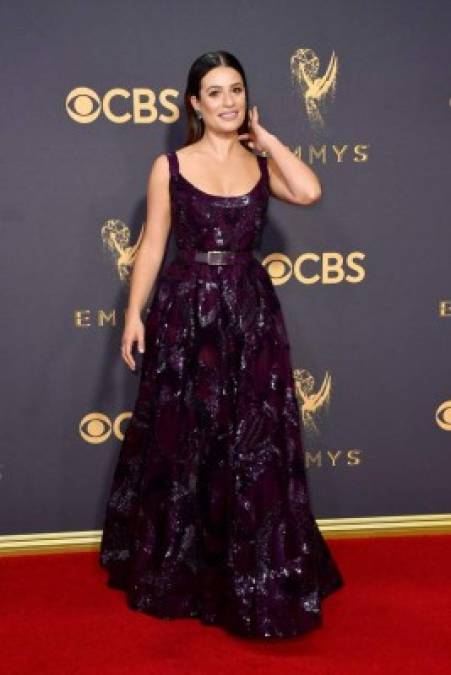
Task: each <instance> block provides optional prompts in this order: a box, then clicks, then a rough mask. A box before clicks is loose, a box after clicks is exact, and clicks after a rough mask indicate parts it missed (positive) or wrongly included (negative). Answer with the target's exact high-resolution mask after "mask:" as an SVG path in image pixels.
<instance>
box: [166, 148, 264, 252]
mask: <svg viewBox="0 0 451 675" xmlns="http://www.w3.org/2000/svg"><path fill="white" fill-rule="evenodd" d="M167 157H168V161H169V167H170V196H171V222H172V228H173V231H174V235H175V241H176V244H177V247H178V248H179V249H182V250H193V249H201V250H210V249H214V250H221V249H224V250H232V251H244V250H252V249H253V248H254V247H255V246H256V244H257V242H258V240H259V238H260V235H261V233H262V230H263V226H264V221H265V215H266V209H267V205H268V197H269V176H268V167H267V158H266V157H263V156H260V155H256V157H257V161H258V163H259V167H260V178H259V179H258V181H257V183H255V185H254V187H253V188H252V189H251V190H250V191H249V192H247V193H246V194H243V195H238V196H232V197H222V196H219V195H212V194H209V193H207V192H204V191H203V190H200V189H199V188H197V187H195V186H194V185H193V184H192V183H190V181H188V180H187V179H186V178H185V177H184V176H183V175H182V174H181V173H180V170H179V162H178V157H177V154H176V152H175V151H173V152H168V153H167Z"/></svg>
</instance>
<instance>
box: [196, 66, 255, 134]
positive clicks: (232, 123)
mask: <svg viewBox="0 0 451 675" xmlns="http://www.w3.org/2000/svg"><path fill="white" fill-rule="evenodd" d="M191 103H192V105H193V106H194V108H195V109H196V110H200V112H201V113H202V117H203V120H204V123H205V126H208V127H210V128H211V129H213V130H215V131H222V132H224V131H225V132H227V131H229V132H230V131H233V132H235V131H236V130H237V129H239V128H240V126H241V125H242V124H243V122H244V119H245V116H246V90H245V88H244V84H243V79H242V77H241V75H240V74H239V72H238V71H237V70H235V69H234V68H231V67H229V66H217V67H216V68H212V69H211V70H210V71H208V73H207V74H206V75H204V77H203V78H202V80H201V88H200V101H199V100H198V99H197V98H196V97H195V96H191Z"/></svg>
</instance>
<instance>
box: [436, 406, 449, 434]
mask: <svg viewBox="0 0 451 675" xmlns="http://www.w3.org/2000/svg"><path fill="white" fill-rule="evenodd" d="M435 421H436V422H437V424H438V426H439V427H440V428H441V429H444V430H445V431H451V401H444V402H443V403H442V404H441V405H439V407H438V408H437V412H436V413H435Z"/></svg>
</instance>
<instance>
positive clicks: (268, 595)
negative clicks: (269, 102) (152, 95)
mask: <svg viewBox="0 0 451 675" xmlns="http://www.w3.org/2000/svg"><path fill="white" fill-rule="evenodd" d="M167 158H168V161H169V167H170V195H171V218H172V220H171V222H172V228H173V230H174V234H175V239H176V244H177V248H178V253H177V256H176V257H175V258H174V259H173V260H172V262H171V263H170V264H169V265H168V266H167V268H166V269H165V270H163V271H162V272H161V274H160V277H159V278H158V280H157V285H156V287H155V293H154V296H153V299H152V302H151V304H150V308H149V312H148V314H147V317H146V319H145V350H146V351H145V354H144V359H143V366H142V370H141V374H140V384H139V391H138V396H137V400H136V404H135V407H134V410H133V415H132V417H131V418H130V420H129V424H128V426H127V427H126V430H125V436H124V440H123V442H122V446H121V449H120V454H119V458H118V462H117V466H116V469H115V472H114V478H113V483H112V487H111V493H110V496H109V499H108V502H107V508H106V516H105V521H104V528H103V535H102V542H101V552H100V564H101V565H102V566H104V567H106V568H107V569H108V585H109V586H111V587H113V588H119V589H122V590H124V591H125V593H126V598H127V603H128V606H129V607H130V608H132V609H136V610H139V611H142V612H144V613H148V614H152V615H154V616H158V617H162V618H168V619H169V618H175V617H198V618H199V619H200V620H201V621H202V622H203V623H206V624H216V625H218V626H222V627H223V628H225V629H226V630H228V631H229V632H231V633H235V634H238V635H241V636H246V637H264V638H270V637H292V636H295V635H299V634H301V633H304V632H306V631H308V630H310V629H312V628H314V627H318V626H319V625H321V624H322V607H321V600H322V598H324V597H325V596H326V595H328V594H330V593H332V592H333V591H335V590H337V589H338V588H340V587H341V586H343V584H344V580H343V577H342V575H341V573H340V571H339V569H338V566H337V564H336V562H335V561H334V559H333V557H332V555H331V552H330V550H329V548H328V546H327V544H326V542H325V540H324V539H323V536H322V535H321V533H320V531H319V529H318V526H317V524H316V522H315V519H314V517H313V515H312V511H311V506H310V502H309V492H308V485H307V477H306V469H305V464H304V450H303V447H302V444H301V443H302V442H301V433H300V418H299V411H298V406H297V401H296V397H295V392H294V382H293V372H292V364H291V361H290V358H291V357H290V346H289V342H288V337H287V331H286V326H285V323H284V318H283V316H282V312H281V305H280V303H279V300H278V297H277V295H276V293H275V289H274V287H273V284H272V282H271V278H270V276H269V274H268V272H267V271H266V269H265V267H264V266H263V265H262V264H261V262H260V261H259V260H258V259H257V258H256V257H255V256H254V255H253V254H252V250H253V248H254V247H255V244H256V242H257V240H258V238H259V237H260V235H261V233H262V229H263V227H264V224H265V218H266V210H267V204H268V198H269V176H268V168H267V159H266V157H262V156H257V161H258V164H259V168H260V178H259V180H258V182H257V183H256V184H255V185H254V187H253V188H252V189H251V190H250V192H248V193H246V194H244V195H239V196H233V197H223V196H217V195H212V194H209V193H206V192H204V191H202V190H200V189H199V188H197V187H195V186H194V185H193V184H192V183H190V182H189V181H188V180H187V179H186V178H185V177H184V176H183V175H182V174H181V173H180V172H179V164H178V157H177V154H176V152H169V153H167ZM198 250H201V251H208V250H229V251H230V250H231V251H235V252H239V254H238V255H237V256H236V260H235V261H233V262H229V263H227V264H210V263H211V262H214V254H213V255H212V256H211V258H210V263H209V262H205V261H204V262H202V261H199V260H196V259H195V256H196V255H197V254H196V253H195V251H198Z"/></svg>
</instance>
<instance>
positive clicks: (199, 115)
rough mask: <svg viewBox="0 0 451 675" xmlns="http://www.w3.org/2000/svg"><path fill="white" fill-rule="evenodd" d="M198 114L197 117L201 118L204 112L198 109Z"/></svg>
mask: <svg viewBox="0 0 451 675" xmlns="http://www.w3.org/2000/svg"><path fill="white" fill-rule="evenodd" d="M196 115H197V118H198V119H199V120H201V119H202V113H201V111H200V110H196Z"/></svg>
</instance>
